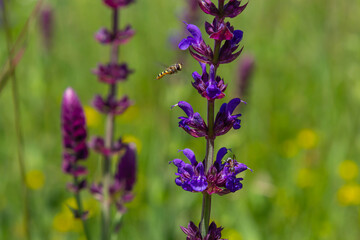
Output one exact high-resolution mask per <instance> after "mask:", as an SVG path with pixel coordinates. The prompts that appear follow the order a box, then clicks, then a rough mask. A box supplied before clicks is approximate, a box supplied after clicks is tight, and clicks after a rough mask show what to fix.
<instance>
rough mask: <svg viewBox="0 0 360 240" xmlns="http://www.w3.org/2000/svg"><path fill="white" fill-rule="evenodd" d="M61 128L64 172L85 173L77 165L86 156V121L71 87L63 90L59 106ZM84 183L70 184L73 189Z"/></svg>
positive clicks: (85, 172) (79, 174)
mask: <svg viewBox="0 0 360 240" xmlns="http://www.w3.org/2000/svg"><path fill="white" fill-rule="evenodd" d="M61 128H62V136H63V146H64V151H63V163H62V169H63V171H64V172H65V173H67V174H70V175H72V176H74V177H80V176H84V175H86V174H87V169H86V168H85V167H84V166H81V165H79V161H81V160H85V159H86V158H87V157H88V147H87V145H86V136H87V132H86V122H85V115H84V110H83V108H82V106H81V103H80V100H79V98H78V96H77V95H76V93H75V91H74V90H73V89H72V88H67V89H66V90H65V92H64V96H63V101H62V106H61ZM84 186H85V184H84V183H81V184H79V185H78V186H72V187H71V189H73V190H76V191H77V190H80V189H81V188H83V187H84Z"/></svg>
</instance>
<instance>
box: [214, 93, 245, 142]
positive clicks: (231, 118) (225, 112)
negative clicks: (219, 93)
mask: <svg viewBox="0 0 360 240" xmlns="http://www.w3.org/2000/svg"><path fill="white" fill-rule="evenodd" d="M241 102H244V101H242V100H240V98H234V99H232V100H230V102H229V103H223V104H222V105H221V107H220V110H219V112H218V113H217V115H216V118H215V123H214V132H215V135H216V136H220V135H223V134H225V133H227V132H228V131H229V130H230V129H231V128H234V129H239V128H240V119H238V118H239V117H240V116H241V114H236V115H232V113H233V111H234V110H235V108H236V107H237V105H239V104H240V103H241ZM244 103H245V102H244Z"/></svg>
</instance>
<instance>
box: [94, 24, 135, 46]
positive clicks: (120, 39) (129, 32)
mask: <svg viewBox="0 0 360 240" xmlns="http://www.w3.org/2000/svg"><path fill="white" fill-rule="evenodd" d="M134 34H135V31H134V29H132V28H131V26H130V25H128V26H126V28H125V29H124V30H119V31H118V32H117V33H116V34H115V36H114V35H113V33H112V32H110V31H109V30H108V29H106V28H101V29H100V30H99V31H98V32H97V33H96V34H95V39H96V40H97V41H98V42H99V43H102V44H115V45H119V44H125V43H127V42H128V41H129V40H130V39H131V38H132V36H134Z"/></svg>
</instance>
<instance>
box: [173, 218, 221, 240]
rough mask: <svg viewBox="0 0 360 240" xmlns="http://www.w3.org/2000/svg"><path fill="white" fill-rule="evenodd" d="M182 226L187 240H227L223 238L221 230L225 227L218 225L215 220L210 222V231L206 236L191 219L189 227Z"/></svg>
mask: <svg viewBox="0 0 360 240" xmlns="http://www.w3.org/2000/svg"><path fill="white" fill-rule="evenodd" d="M180 228H181V230H182V231H183V232H184V233H185V234H186V240H227V239H223V238H221V231H222V230H223V229H224V228H223V227H217V226H216V224H215V222H212V223H211V224H210V226H209V230H208V233H207V234H206V236H205V237H204V238H203V237H202V236H201V232H200V228H199V227H197V226H196V225H195V224H194V223H193V222H191V221H190V223H189V225H188V226H187V228H186V227H182V226H180Z"/></svg>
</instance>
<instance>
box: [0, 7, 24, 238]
mask: <svg viewBox="0 0 360 240" xmlns="http://www.w3.org/2000/svg"><path fill="white" fill-rule="evenodd" d="M2 15H3V22H4V29H5V34H6V43H7V51H8V58H9V63H10V69H12V70H11V73H10V74H11V78H12V87H11V92H12V100H13V103H14V125H15V132H16V144H17V156H18V161H19V168H20V177H21V183H22V191H23V196H24V197H23V201H24V227H25V235H26V239H28V240H30V239H31V233H30V200H29V189H28V188H27V186H26V176H25V174H26V168H25V161H24V154H23V148H24V140H23V133H22V128H21V121H20V103H19V90H18V87H17V81H16V74H15V68H14V66H13V61H12V54H11V46H10V44H11V32H10V28H9V25H8V21H7V11H6V1H3V7H2Z"/></svg>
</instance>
